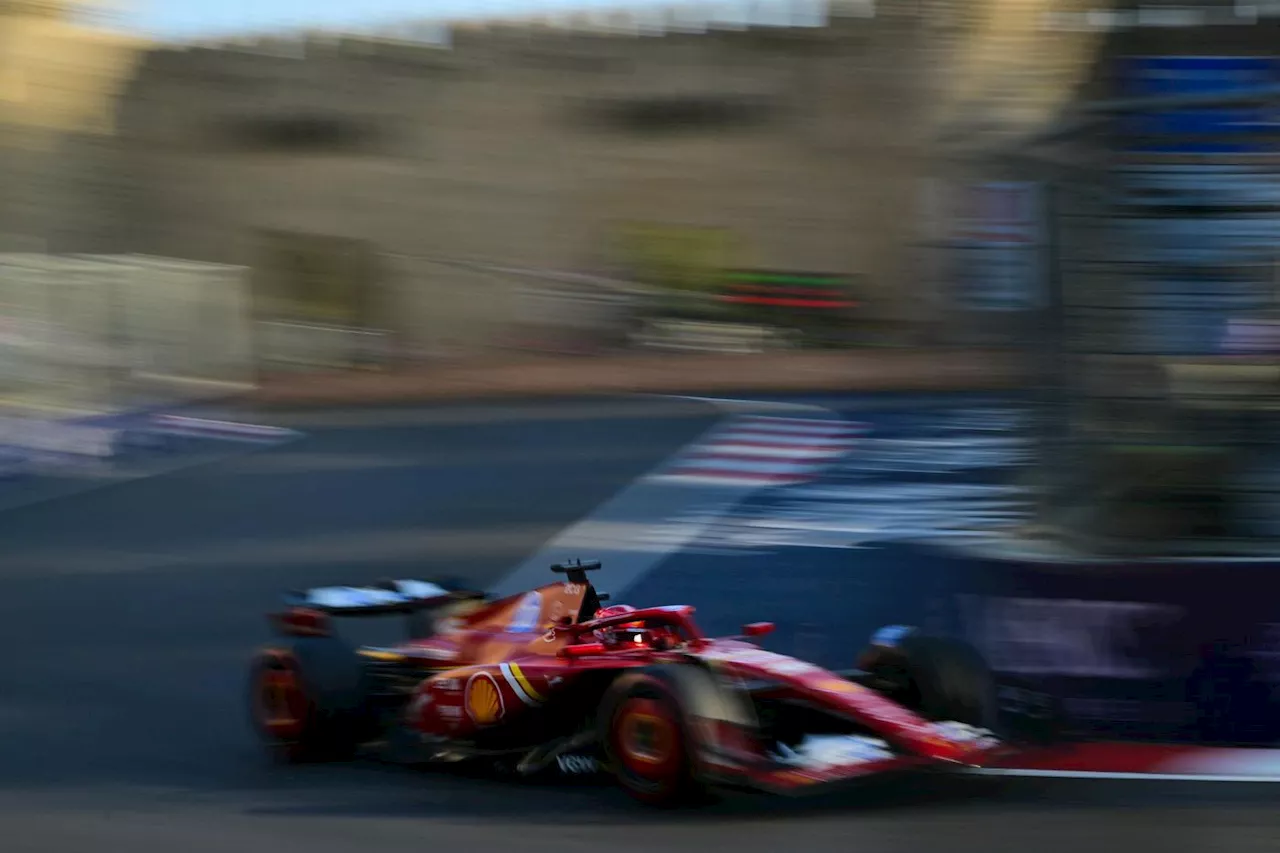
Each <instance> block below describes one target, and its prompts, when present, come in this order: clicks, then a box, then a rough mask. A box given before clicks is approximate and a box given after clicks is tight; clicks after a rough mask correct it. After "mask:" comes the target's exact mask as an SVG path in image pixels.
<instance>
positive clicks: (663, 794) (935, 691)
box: [250, 562, 1007, 805]
mask: <svg viewBox="0 0 1280 853" xmlns="http://www.w3.org/2000/svg"><path fill="white" fill-rule="evenodd" d="M599 567H600V564H599V563H581V562H578V563H575V564H571V565H557V566H553V567H552V570H553V571H554V572H557V573H559V574H561V575H563V579H562V580H558V581H556V582H554V583H549V584H547V585H546V586H543V587H540V588H538V589H534V590H532V591H530V592H527V593H524V594H521V595H515V596H511V597H507V598H503V599H499V600H491V599H490V598H489V597H487V596H485V595H484V594H483V593H479V592H469V591H465V590H463V591H458V590H448V589H446V588H444V587H443V586H440V585H437V584H433V583H426V582H422V581H397V582H387V583H385V584H383V585H380V586H376V587H366V588H353V587H328V588H323V589H314V590H310V591H307V592H303V593H296V594H292V595H290V596H288V597H287V600H286V606H285V607H284V609H283V610H282V611H280V612H278V613H274V614H272V615H271V617H270V621H271V623H272V625H273V626H274V627H275V630H276V632H277V634H278V635H279V636H278V641H276V642H273V643H271V644H269V645H268V646H266V647H264V648H262V649H260V650H258V651H257V653H256V655H255V658H254V661H253V665H252V673H251V679H250V705H251V711H252V719H253V722H254V724H255V726H256V728H257V729H258V731H259V732H260V733H261V735H262V736H263V737H264V739H265V741H266V743H267V744H268V745H269V748H270V750H271V751H272V752H273V753H274V754H276V755H278V756H280V757H282V758H284V759H286V760H289V761H311V760H321V759H335V758H345V757H353V756H355V755H356V754H358V753H359V752H360V751H361V750H363V749H373V750H383V751H387V752H390V753H391V754H392V755H395V756H399V757H401V758H402V759H404V760H407V761H409V762H412V763H418V762H422V763H439V762H465V761H475V760H481V761H490V762H497V763H499V764H501V765H503V766H505V767H507V768H508V769H511V770H514V771H515V772H517V773H520V774H537V773H541V772H544V771H545V772H553V771H556V770H559V771H561V772H568V773H577V772H589V771H593V770H598V771H599V772H602V773H608V774H612V775H613V776H614V777H615V778H616V779H617V781H618V783H620V785H621V787H622V788H624V789H625V790H626V791H627V792H629V793H630V794H631V795H632V796H634V797H635V798H637V799H639V800H641V801H643V802H647V803H651V804H655V805H659V804H662V805H669V804H675V803H677V802H681V801H689V800H694V799H699V798H701V797H703V796H705V795H706V794H707V793H710V792H712V791H714V790H716V789H725V788H739V789H742V788H745V789H754V790H759V791H766V792H776V793H799V792H804V791H812V790H819V789H824V788H826V787H827V786H828V784H829V783H834V782H839V781H844V780H851V779H857V778H863V777H867V776H869V775H871V774H876V773H881V772H884V771H889V770H897V769H905V768H922V767H953V768H954V767H964V766H977V765H982V764H983V763H985V762H988V761H990V760H992V759H993V758H994V757H996V756H998V755H1000V754H1001V753H1002V751H1003V750H1006V749H1007V745H1006V744H1005V743H1004V742H1002V740H1001V739H999V738H997V737H996V736H995V735H994V734H993V731H994V729H995V728H996V720H997V717H996V713H997V705H996V696H995V692H996V691H995V688H994V683H993V680H992V677H991V674H990V673H989V672H988V670H987V669H986V667H985V665H984V663H983V661H982V659H981V657H980V656H979V655H978V654H977V653H976V652H975V651H974V650H973V649H971V648H970V647H968V646H966V645H963V644H960V643H957V642H954V641H951V640H946V639H940V638H934V637H929V636H925V635H922V634H920V633H918V632H916V631H914V630H912V629H908V628H896V627H893V628H886V629H882V630H881V631H880V632H878V633H877V634H876V635H875V636H874V637H872V638H871V641H870V643H869V644H868V646H867V649H866V650H865V652H864V653H863V655H862V657H861V659H860V661H859V664H860V668H859V669H857V670H851V671H848V672H835V671H830V670H826V669H823V668H820V667H817V666H814V665H812V664H809V663H805V662H803V661H800V660H796V659H795V658H791V657H788V656H785V655H781V654H776V653H773V652H770V651H766V650H765V649H763V648H761V647H760V646H759V645H757V644H756V643H755V642H753V640H754V639H755V638H758V637H761V636H764V635H766V634H768V633H769V632H770V631H772V630H773V625H772V624H770V623H767V622H757V623H753V624H748V625H745V626H743V629H742V635H741V636H739V637H731V638H710V637H707V636H705V635H704V634H703V633H702V632H701V631H700V630H699V628H698V626H697V624H696V623H695V622H694V619H693V616H694V608H693V607H690V606H685V605H677V606H662V607H646V608H640V609H636V608H633V607H628V606H626V605H617V606H605V605H604V603H603V600H604V599H607V596H605V595H603V594H600V593H598V592H597V591H596V589H595V588H594V587H593V585H592V584H591V583H590V581H589V580H588V577H587V574H588V572H590V571H593V570H595V569H598V568H599ZM387 614H402V615H404V616H405V617H407V622H408V624H409V631H408V633H409V637H408V638H407V639H405V640H404V641H402V642H398V643H396V644H394V645H390V646H386V647H372V646H361V647H357V646H353V645H351V644H349V643H347V642H346V641H344V640H343V639H340V638H339V636H338V634H337V632H336V631H335V622H336V621H337V618H338V617H342V616H376V615H387Z"/></svg>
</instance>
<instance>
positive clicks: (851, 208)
mask: <svg viewBox="0 0 1280 853" xmlns="http://www.w3.org/2000/svg"><path fill="white" fill-rule="evenodd" d="M917 38H918V30H917V28H915V27H914V26H913V23H912V19H911V18H909V17H905V16H904V17H899V16H896V15H894V14H892V13H884V14H880V15H879V16H878V17H876V18H874V19H859V18H854V19H837V20H836V21H835V22H834V23H833V25H832V26H830V27H825V28H820V29H757V30H749V31H744V32H735V31H721V32H711V33H706V34H677V33H672V34H667V35H665V36H661V37H648V38H641V37H626V36H607V35H600V34H590V33H581V32H565V31H555V30H549V29H548V30H530V29H526V28H522V29H502V28H489V29H485V30H480V31H474V32H470V31H459V32H457V33H455V34H454V37H453V42H452V45H451V46H450V47H449V48H447V49H446V48H433V47H430V46H425V45H399V44H393V43H356V42H326V41H323V40H320V39H310V40H307V41H302V40H299V41H297V42H293V43H278V44H276V45H265V44H258V45H255V46H252V47H246V48H244V49H239V50H237V49H234V48H231V47H216V48H193V49H162V50H156V51H153V52H151V53H150V54H149V55H148V56H147V58H146V60H145V61H144V63H143V64H142V66H141V68H140V71H139V73H138V75H137V77H136V79H135V80H134V82H133V84H132V86H131V87H130V88H129V90H128V92H127V94H126V96H125V98H124V101H123V103H122V104H121V110H120V140H119V141H120V145H121V148H122V150H123V151H124V154H123V157H124V161H123V162H124V165H123V167H122V169H121V172H120V174H121V175H123V176H124V178H125V179H126V180H127V181H128V183H129V185H130V189H129V191H128V192H127V193H123V194H121V196H120V206H119V208H118V209H119V215H118V216H117V217H116V221H117V222H118V223H120V224H121V230H120V232H119V233H118V235H117V239H118V241H119V248H120V249H121V250H124V251H138V252H145V253H148V254H157V255H167V256H176V257H184V258H192V259H199V260H208V261H218V262H224V263H236V264H248V265H254V264H255V263H256V261H257V251H258V240H257V238H256V236H255V235H256V234H258V233H259V232H261V231H264V230H271V231H293V232H299V233H303V234H313V235H331V236H332V237H334V238H341V239H356V240H363V241H368V242H370V243H371V244H373V245H375V246H376V247H377V248H378V249H379V250H380V251H382V252H384V253H385V254H386V255H387V256H388V258H389V263H388V265H387V266H388V279H387V281H386V283H385V288H386V298H385V299H384V300H383V307H382V316H383V318H384V320H385V322H386V323H387V324H388V325H389V326H394V327H395V328H396V330H397V331H400V332H401V333H403V334H404V335H405V337H406V343H407V345H408V346H410V347H412V348H415V349H425V350H428V351H431V350H443V351H449V352H458V351H460V350H462V351H465V350H467V349H469V348H482V347H484V346H486V345H488V343H490V342H492V341H493V340H494V339H495V338H500V337H501V336H502V335H503V333H504V329H506V328H507V327H508V326H509V325H510V324H511V323H512V322H513V321H515V320H516V319H518V318H517V317H516V316H514V314H515V313H516V312H518V311H519V307H518V306H519V305H520V304H522V303H521V301H520V300H519V299H517V298H514V297H515V291H516V290H517V289H518V288H519V287H520V286H527V284H528V283H527V282H520V281H518V279H517V278H514V277H506V278H504V277H501V276H493V275H488V276H479V275H476V274H473V273H463V272H460V271H459V270H458V269H456V268H449V267H447V266H442V265H441V264H439V263H438V261H439V260H440V259H458V258H461V259H468V260H475V261H483V262H487V263H500V264H505V265H509V266H512V267H524V268H529V269H537V270H576V271H591V270H594V271H605V270H613V271H614V272H615V273H618V272H619V271H618V270H617V263H618V261H619V258H618V256H617V255H616V254H614V253H613V252H612V247H613V246H614V245H615V244H616V242H617V238H618V237H619V236H620V235H621V233H622V232H623V231H624V230H625V229H626V228H627V227H629V226H633V225H635V224H637V223H641V224H643V223H658V224H664V225H677V226H693V227H700V228H717V229H724V230H726V231H727V232H729V233H730V234H731V235H732V238H733V245H734V246H735V247H736V249H735V251H736V252H738V253H740V254H738V256H737V257H735V258H734V259H733V265H735V266H756V267H768V268H774V269H795V270H798V271H822V272H836V273H847V274H850V275H861V276H863V277H865V279H866V281H867V282H868V283H869V287H870V291H869V298H868V311H869V313H870V314H872V315H873V316H875V317H877V318H880V319H883V320H886V321H888V322H891V323H916V322H921V321H927V320H930V319H934V318H932V317H929V316H928V311H927V308H928V305H929V303H928V302H927V301H922V300H920V299H919V298H918V290H919V287H918V284H917V279H916V276H917V270H916V269H915V266H914V264H913V262H912V252H913V243H914V241H916V240H917V238H918V235H919V228H920V221H919V218H920V210H919V208H920V204H921V200H922V196H921V175H922V173H923V169H924V165H923V164H924V162H925V158H926V143H927V138H926V137H927V133H926V128H925V126H924V124H923V123H922V111H921V104H922V98H923V94H922V92H923V91H924V90H925V89H926V88H927V87H928V86H929V85H930V76H929V71H928V69H927V67H926V66H925V64H924V63H921V62H914V61H911V60H910V57H912V56H913V55H915V54H916V52H918V47H919V46H918V44H917ZM624 272H625V271H624ZM504 312H505V313H504Z"/></svg>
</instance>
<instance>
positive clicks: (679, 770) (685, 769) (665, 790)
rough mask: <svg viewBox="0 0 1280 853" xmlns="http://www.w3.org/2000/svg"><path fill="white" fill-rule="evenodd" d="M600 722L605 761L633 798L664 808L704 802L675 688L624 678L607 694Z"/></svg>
mask: <svg viewBox="0 0 1280 853" xmlns="http://www.w3.org/2000/svg"><path fill="white" fill-rule="evenodd" d="M597 724H598V725H599V727H600V732H599V738H600V743H601V744H602V746H603V749H604V753H605V758H606V761H607V762H608V764H609V767H610V768H611V769H612V771H613V773H614V776H615V777H616V778H617V780H618V783H619V784H620V785H621V786H622V788H623V789H624V790H625V791H626V792H627V793H628V794H630V795H631V796H632V797H634V798H635V799H637V800H639V801H640V802H643V803H646V804H648V805H654V806H664V807H670V806H678V805H684V804H692V803H695V802H698V801H700V800H702V799H703V797H704V796H705V793H704V791H703V789H702V786H701V785H699V784H698V783H697V781H696V780H695V778H694V773H693V760H692V759H693V757H692V755H691V754H690V744H689V740H688V737H687V728H686V725H685V720H684V714H683V712H682V709H681V703H680V698H679V695H678V693H677V691H676V690H675V689H674V685H673V684H671V683H669V682H668V681H667V680H665V679H662V678H659V677H656V676H655V675H653V674H650V673H628V674H626V675H623V676H621V677H620V678H618V679H617V680H616V681H614V682H613V684H612V685H610V687H609V689H608V690H607V691H606V692H605V695H604V697H603V699H602V700H601V703H600V707H599V712H598V716H597Z"/></svg>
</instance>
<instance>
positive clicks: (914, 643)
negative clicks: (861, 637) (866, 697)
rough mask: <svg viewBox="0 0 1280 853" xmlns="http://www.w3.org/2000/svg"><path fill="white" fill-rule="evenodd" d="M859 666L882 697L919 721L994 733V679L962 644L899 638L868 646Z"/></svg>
mask: <svg viewBox="0 0 1280 853" xmlns="http://www.w3.org/2000/svg"><path fill="white" fill-rule="evenodd" d="M861 665H862V668H863V669H864V670H866V671H868V672H870V673H871V675H872V677H873V679H875V682H876V684H877V685H878V686H879V687H880V689H881V690H882V691H883V692H885V693H886V694H888V695H889V696H890V697H891V698H893V699H895V700H896V701H898V702H900V703H901V704H903V705H905V706H906V707H908V708H910V709H911V710H913V711H915V712H916V713H918V714H920V715H921V716H923V717H926V718H928V719H930V720H934V721H939V722H942V721H954V722H958V723H964V724H966V725H970V726H975V727H978V728H983V729H987V730H989V731H997V730H998V729H999V727H1000V703H999V696H998V690H997V686H996V680H995V677H994V676H993V675H992V672H991V669H990V668H989V667H988V666H987V663H986V661H985V660H984V659H983V657H982V655H981V654H980V653H979V652H978V650H977V649H975V648H974V647H973V646H971V645H969V644H968V643H966V642H963V641H961V640H954V639H949V638H945V637H931V636H928V635H926V634H917V633H915V632H909V633H904V634H901V635H898V636H895V638H894V640H893V642H892V643H886V644H876V643H874V642H873V644H872V645H871V647H870V648H869V649H868V650H867V652H866V653H865V654H864V655H863V657H862V660H861Z"/></svg>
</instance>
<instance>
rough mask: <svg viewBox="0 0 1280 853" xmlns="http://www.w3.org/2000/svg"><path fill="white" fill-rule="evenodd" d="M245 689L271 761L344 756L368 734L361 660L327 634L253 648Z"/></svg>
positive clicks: (252, 718)
mask: <svg viewBox="0 0 1280 853" xmlns="http://www.w3.org/2000/svg"><path fill="white" fill-rule="evenodd" d="M248 694H249V695H248V700H249V714H250V722H251V724H252V726H253V728H254V729H255V731H256V732H257V733H258V735H259V737H261V738H262V740H263V742H264V744H265V745H266V747H267V751H268V753H269V754H270V755H271V757H272V758H273V759H275V760H277V761H281V762H284V763H289V764H296V763H312V762H322V761H343V760H347V759H350V758H352V757H353V756H354V755H355V753H356V750H357V749H358V748H359V746H360V744H361V743H363V742H364V741H366V740H369V739H370V738H371V737H372V736H373V734H374V726H373V724H372V716H371V714H370V713H369V711H368V704H367V700H368V695H369V691H368V688H367V681H366V675H365V671H364V664H363V662H362V661H361V660H360V659H359V658H358V657H357V656H356V654H355V653H354V652H353V651H352V650H351V649H350V647H348V646H347V645H346V644H345V643H343V642H341V641H339V640H337V639H334V638H331V637H315V638H310V637H308V638H302V639H299V640H295V641H294V642H293V643H292V645H291V647H288V648H283V649H268V650H263V651H261V652H259V653H258V654H257V655H256V656H255V658H254V660H253V663H252V665H251V667H250V671H249V685H248Z"/></svg>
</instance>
